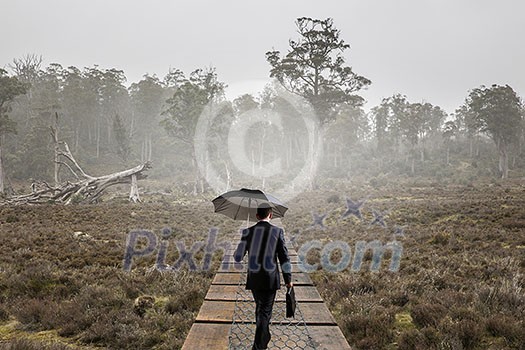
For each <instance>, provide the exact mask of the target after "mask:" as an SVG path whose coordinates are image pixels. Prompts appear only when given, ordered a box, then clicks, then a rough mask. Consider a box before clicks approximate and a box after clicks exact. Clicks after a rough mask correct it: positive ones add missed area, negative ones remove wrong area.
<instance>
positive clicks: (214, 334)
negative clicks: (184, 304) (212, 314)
mask: <svg viewBox="0 0 525 350" xmlns="http://www.w3.org/2000/svg"><path fill="white" fill-rule="evenodd" d="M230 327H231V324H221V323H211V324H207V323H194V324H193V326H191V329H190V332H189V333H188V336H187V337H186V341H185V342H184V345H182V350H201V349H206V350H224V349H228V343H229V339H228V334H229V332H230Z"/></svg>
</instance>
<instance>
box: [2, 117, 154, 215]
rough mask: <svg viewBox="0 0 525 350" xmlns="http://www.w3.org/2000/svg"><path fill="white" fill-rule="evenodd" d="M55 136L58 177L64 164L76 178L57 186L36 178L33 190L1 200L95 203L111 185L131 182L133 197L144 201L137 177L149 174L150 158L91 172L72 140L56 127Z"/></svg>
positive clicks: (53, 131) (53, 134)
mask: <svg viewBox="0 0 525 350" xmlns="http://www.w3.org/2000/svg"><path fill="white" fill-rule="evenodd" d="M51 136H52V137H53V140H54V141H55V145H56V147H55V163H56V164H57V165H58V167H57V170H56V171H57V172H56V178H58V172H59V171H60V167H62V166H63V167H65V168H66V169H67V170H68V171H69V172H70V173H71V174H72V175H73V176H74V177H75V179H76V181H74V182H71V181H66V182H65V183H61V184H55V186H51V185H49V184H48V183H47V182H45V181H39V182H34V183H32V184H31V193H28V194H24V195H19V196H13V197H8V198H7V199H5V200H4V201H3V202H0V204H15V205H16V204H39V203H61V204H71V203H95V202H97V201H98V200H99V199H100V197H101V196H102V194H103V192H104V191H105V190H106V189H107V188H108V187H111V186H114V185H117V184H123V183H126V184H127V183H129V184H130V185H131V191H130V196H129V199H130V201H133V202H140V197H139V191H138V184H137V181H138V180H140V179H144V178H146V176H147V175H146V174H144V172H145V171H147V170H148V169H151V163H150V162H145V163H143V164H140V165H137V166H135V167H133V168H131V169H127V170H123V171H120V172H116V173H112V174H109V175H104V176H91V175H89V174H87V173H86V172H85V171H84V169H82V167H81V166H80V164H79V163H78V162H77V160H76V159H75V157H74V156H73V154H72V153H71V151H70V149H69V146H68V144H67V143H66V142H64V141H59V140H58V135H57V130H56V128H55V127H51Z"/></svg>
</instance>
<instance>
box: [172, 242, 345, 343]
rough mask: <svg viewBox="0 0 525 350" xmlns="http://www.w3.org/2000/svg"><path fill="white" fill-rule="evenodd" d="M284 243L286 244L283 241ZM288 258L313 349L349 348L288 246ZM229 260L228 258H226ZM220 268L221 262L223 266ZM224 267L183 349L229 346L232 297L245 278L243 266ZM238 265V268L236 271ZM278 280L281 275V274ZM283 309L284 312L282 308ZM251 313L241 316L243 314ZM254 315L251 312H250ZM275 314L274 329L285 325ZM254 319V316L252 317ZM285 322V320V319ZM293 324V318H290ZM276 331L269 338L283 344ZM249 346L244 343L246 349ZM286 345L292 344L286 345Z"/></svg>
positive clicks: (280, 298) (281, 294) (227, 255)
mask: <svg viewBox="0 0 525 350" xmlns="http://www.w3.org/2000/svg"><path fill="white" fill-rule="evenodd" d="M231 241H232V242H236V239H232V240H231ZM287 245H288V244H287ZM233 252H234V250H232V249H230V250H229V251H227V252H226V253H225V256H224V259H225V261H231V262H233V258H232V256H231V255H232V254H233ZM289 254H290V260H291V262H292V277H293V281H294V283H295V285H296V287H295V292H296V299H297V302H298V304H299V305H298V307H299V309H300V310H301V313H302V315H303V318H304V320H305V323H306V324H307V326H308V333H309V334H310V336H311V338H312V341H313V342H314V344H315V346H316V349H317V350H334V349H337V350H339V349H340V350H351V347H350V346H349V345H348V342H347V341H346V339H345V337H344V335H343V333H342V332H341V330H340V329H339V327H338V326H337V325H336V323H335V320H334V318H333V316H332V314H331V313H330V311H329V310H328V308H327V307H326V305H325V304H324V303H323V302H322V301H323V300H322V298H321V296H320V295H319V293H318V291H317V289H316V288H315V287H313V284H312V280H311V279H310V276H309V275H308V274H307V273H304V272H302V271H301V269H300V268H299V266H298V264H297V263H298V257H297V253H296V252H295V250H294V249H293V248H292V247H291V246H289ZM229 259H231V260H229ZM222 267H224V264H223V266H222ZM227 267H228V268H227V269H220V268H219V271H217V272H218V273H217V274H216V275H215V278H214V280H213V282H212V285H211V286H210V289H209V290H208V293H207V295H206V298H205V301H204V303H203V304H202V307H201V309H200V311H199V314H198V315H197V318H196V320H195V323H194V324H193V326H192V327H191V329H190V332H189V334H188V336H187V338H186V341H185V343H184V345H183V347H182V349H183V350H201V349H207V350H224V349H228V346H229V339H228V336H229V332H230V328H231V323H232V321H233V315H234V310H235V300H236V298H237V291H238V288H239V282H241V283H242V284H244V281H241V280H240V279H241V278H246V277H245V276H243V275H242V273H241V271H242V269H244V267H243V265H240V266H239V265H237V267H235V266H234V265H233V264H229V265H227ZM239 267H240V268H241V270H239ZM281 279H282V276H281ZM243 297H245V298H247V299H251V293H250V291H246V294H243ZM239 302H241V303H250V301H239ZM283 302H284V292H283V289H282V290H280V291H279V292H278V296H277V298H276V303H283ZM282 312H284V311H282ZM248 316H252V314H251V313H249V315H244V317H248ZM253 316H254V315H253ZM278 317H280V318H281V321H283V320H282V318H283V317H284V315H281V316H278V315H277V314H274V318H273V319H272V326H271V330H277V329H278V328H280V327H286V326H285V325H283V324H281V323H279V320H278V319H277V318H278ZM253 318H254V317H253ZM236 321H238V322H244V323H246V324H247V325H248V326H249V327H253V328H254V327H255V325H254V324H253V323H252V322H253V320H236ZM283 322H285V323H286V322H289V319H286V321H283ZM292 323H293V321H292ZM277 334H282V331H281V332H275V333H274V336H273V337H272V341H273V342H275V341H277V342H281V343H284V344H286V343H287V339H285V338H283V339H280V336H278V335H277ZM250 346H251V345H250V344H247V348H249V347H250ZM290 346H293V345H291V344H290Z"/></svg>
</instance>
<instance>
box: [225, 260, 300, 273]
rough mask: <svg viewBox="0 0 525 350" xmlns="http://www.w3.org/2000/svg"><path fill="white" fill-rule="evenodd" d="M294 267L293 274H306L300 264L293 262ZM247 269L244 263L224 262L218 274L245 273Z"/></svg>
mask: <svg viewBox="0 0 525 350" xmlns="http://www.w3.org/2000/svg"><path fill="white" fill-rule="evenodd" d="M290 265H291V266H292V273H302V272H305V271H303V270H304V269H303V268H302V266H301V265H300V264H299V263H294V262H292V263H291V264H290ZM279 268H280V266H279ZM244 269H245V264H244V263H236V262H233V261H232V262H230V263H227V262H222V263H221V264H220V266H219V268H218V270H217V272H219V273H224V272H242V271H244Z"/></svg>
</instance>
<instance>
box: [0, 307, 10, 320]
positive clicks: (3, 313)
mask: <svg viewBox="0 0 525 350" xmlns="http://www.w3.org/2000/svg"><path fill="white" fill-rule="evenodd" d="M8 319H9V311H7V309H6V308H5V307H4V306H3V305H0V322H3V321H7V320H8Z"/></svg>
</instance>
